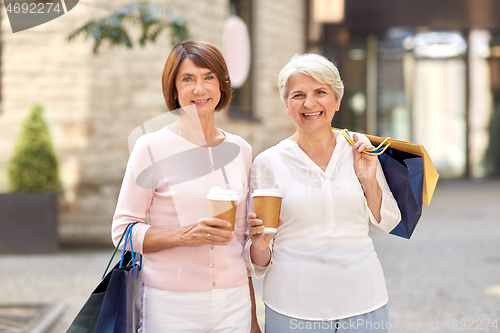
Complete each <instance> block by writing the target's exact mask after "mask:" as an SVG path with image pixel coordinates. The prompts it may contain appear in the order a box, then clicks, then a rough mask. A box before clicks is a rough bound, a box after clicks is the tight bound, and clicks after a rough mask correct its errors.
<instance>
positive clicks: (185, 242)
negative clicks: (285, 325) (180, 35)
mask: <svg viewBox="0 0 500 333" xmlns="http://www.w3.org/2000/svg"><path fill="white" fill-rule="evenodd" d="M162 87H163V94H164V97H165V102H166V105H167V107H168V109H169V111H171V112H174V114H175V115H176V116H178V119H177V120H176V121H175V122H174V123H173V124H171V125H168V126H166V127H164V128H162V129H160V130H159V131H156V132H153V133H149V134H145V135H143V136H142V137H140V138H139V140H137V142H136V144H135V146H134V148H133V151H132V153H131V155H130V159H129V162H128V164H127V170H126V172H125V177H124V180H123V184H122V188H121V191H120V195H119V198H118V203H117V207H116V212H115V215H114V219H113V227H112V236H113V241H114V243H115V244H116V243H117V242H118V240H119V238H120V236H121V234H122V233H123V231H124V230H125V228H126V226H127V225H129V224H130V223H134V222H139V223H137V224H136V225H135V227H134V228H133V233H132V241H133V245H134V250H135V251H136V252H140V253H142V254H143V255H144V256H145V258H146V264H145V265H144V269H143V273H142V280H143V287H142V291H141V298H142V311H141V319H140V329H139V332H144V333H154V332H161V333H164V332H175V333H179V332H197V333H199V332H250V330H251V322H252V320H253V325H252V331H254V332H260V329H259V328H258V325H257V320H256V317H255V315H254V316H253V317H252V318H251V305H252V304H251V296H252V297H253V289H252V286H251V284H250V288H249V282H251V280H249V278H248V270H247V266H246V264H245V261H244V260H243V257H242V252H243V246H244V243H245V239H246V236H245V231H246V226H247V224H246V216H247V210H246V202H247V201H246V200H247V194H248V177H249V172H250V166H251V158H252V151H251V147H250V145H249V144H248V143H247V142H246V141H245V140H244V139H242V138H241V137H239V136H236V135H234V134H231V133H228V132H225V131H223V130H221V129H219V128H217V127H215V125H214V117H215V112H216V111H219V110H222V109H224V108H226V107H227V106H228V104H229V102H230V101H231V91H232V90H231V82H230V79H229V73H228V69H227V66H226V63H225V60H224V57H223V56H222V54H221V52H220V51H219V50H218V49H217V48H216V47H214V46H212V45H211V44H209V43H206V42H202V41H194V40H190V41H185V42H181V43H178V44H177V45H175V46H174V47H173V49H172V51H171V52H170V55H169V56H168V59H167V61H166V64H165V68H164V71H163V77H162ZM148 172H150V174H148ZM158 175H160V176H158ZM214 187H220V188H221V189H224V190H230V191H233V192H234V193H235V195H237V198H238V200H237V204H236V211H237V212H236V218H235V229H234V231H229V230H227V227H229V226H230V223H229V222H228V221H225V220H222V219H218V218H209V217H208V216H210V215H209V207H208V200H207V195H208V193H209V191H210V190H211V189H212V188H214ZM233 192H231V193H233ZM233 208H234V207H233ZM146 218H147V220H148V224H146V223H145V222H144V221H145V219H146ZM254 314H255V312H254Z"/></svg>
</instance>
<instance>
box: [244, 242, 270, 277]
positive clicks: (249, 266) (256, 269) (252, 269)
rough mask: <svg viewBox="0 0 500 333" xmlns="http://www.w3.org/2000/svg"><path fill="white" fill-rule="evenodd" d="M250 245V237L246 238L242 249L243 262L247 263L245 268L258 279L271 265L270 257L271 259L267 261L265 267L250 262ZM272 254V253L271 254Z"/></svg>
mask: <svg viewBox="0 0 500 333" xmlns="http://www.w3.org/2000/svg"><path fill="white" fill-rule="evenodd" d="M251 246H252V241H251V240H250V239H248V240H247V242H246V244H245V248H244V250H243V259H244V260H245V263H246V265H247V270H248V271H249V272H252V273H253V274H254V275H255V277H256V278H257V279H260V278H262V277H263V276H264V274H266V272H267V270H268V269H269V266H270V265H271V261H272V257H271V260H270V261H269V264H267V266H265V267H261V266H259V265H255V264H254V263H253V262H252V258H251V256H250V247H251ZM271 256H272V254H271Z"/></svg>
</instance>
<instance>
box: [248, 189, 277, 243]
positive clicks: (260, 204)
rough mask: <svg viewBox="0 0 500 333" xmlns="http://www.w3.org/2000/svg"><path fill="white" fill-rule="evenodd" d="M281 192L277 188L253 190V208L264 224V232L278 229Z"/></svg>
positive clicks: (274, 231)
mask: <svg viewBox="0 0 500 333" xmlns="http://www.w3.org/2000/svg"><path fill="white" fill-rule="evenodd" d="M281 201H282V197H281V192H280V191H279V190H273V189H269V190H255V191H254V192H253V209H254V212H255V214H257V217H258V218H259V219H261V220H262V223H263V224H264V227H265V229H264V232H265V233H266V234H274V233H276V232H277V231H278V222H279V218H280V212H281Z"/></svg>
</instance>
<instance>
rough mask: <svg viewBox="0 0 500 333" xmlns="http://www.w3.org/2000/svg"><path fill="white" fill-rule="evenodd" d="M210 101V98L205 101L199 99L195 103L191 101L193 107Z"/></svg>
mask: <svg viewBox="0 0 500 333" xmlns="http://www.w3.org/2000/svg"><path fill="white" fill-rule="evenodd" d="M209 100H210V98H207V99H199V100H196V101H192V102H193V103H194V104H195V105H205V104H207V103H208V101H209Z"/></svg>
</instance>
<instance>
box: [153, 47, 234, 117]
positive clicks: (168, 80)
mask: <svg viewBox="0 0 500 333" xmlns="http://www.w3.org/2000/svg"><path fill="white" fill-rule="evenodd" d="M186 58H189V59H191V60H192V61H193V62H194V63H195V65H196V66H198V67H201V68H208V69H210V70H211V71H212V72H213V73H214V74H215V75H217V78H218V80H219V89H220V92H221V96H220V101H219V104H217V106H216V107H215V111H220V110H223V109H225V108H226V107H227V106H228V105H229V102H231V97H232V88H231V80H230V78H229V71H228V69H227V65H226V61H225V60H224V56H223V55H222V53H221V52H220V51H219V49H217V48H216V47H215V46H213V45H211V44H209V43H207V42H203V41H199V40H188V41H184V42H180V43H177V44H176V45H175V46H174V47H173V48H172V51H170V54H169V56H168V58H167V62H166V63H165V68H164V69H163V75H162V78H161V82H162V89H163V96H164V97H165V103H166V104H167V108H168V110H169V111H173V110H176V109H179V108H180V107H181V106H180V105H179V102H178V101H177V89H176V87H175V78H176V76H177V72H178V71H179V66H180V64H181V62H182V61H183V60H184V59H186Z"/></svg>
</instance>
